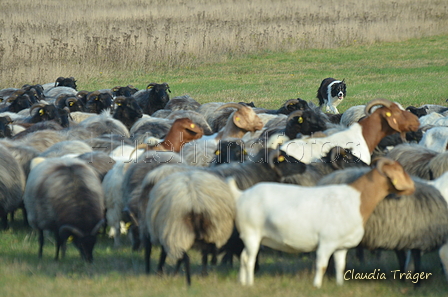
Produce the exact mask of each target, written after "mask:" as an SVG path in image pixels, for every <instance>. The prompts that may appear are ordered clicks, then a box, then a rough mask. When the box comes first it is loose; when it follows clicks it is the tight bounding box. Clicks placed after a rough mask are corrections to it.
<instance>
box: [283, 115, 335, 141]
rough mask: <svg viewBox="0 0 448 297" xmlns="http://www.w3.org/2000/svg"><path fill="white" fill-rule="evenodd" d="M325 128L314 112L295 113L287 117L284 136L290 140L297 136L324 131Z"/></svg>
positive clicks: (322, 121) (324, 124) (323, 122)
mask: <svg viewBox="0 0 448 297" xmlns="http://www.w3.org/2000/svg"><path fill="white" fill-rule="evenodd" d="M326 128H327V126H326V123H325V121H324V120H323V119H322V118H321V117H320V116H319V115H318V114H317V113H315V112H314V111H312V110H310V109H309V110H304V111H296V112H294V113H292V114H290V115H289V117H288V119H287V122H286V128H285V135H286V136H288V137H289V138H290V139H295V138H297V134H298V133H300V134H303V135H311V134H312V133H314V132H318V131H324V130H325V129H326Z"/></svg>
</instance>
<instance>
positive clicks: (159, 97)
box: [139, 83, 171, 115]
mask: <svg viewBox="0 0 448 297" xmlns="http://www.w3.org/2000/svg"><path fill="white" fill-rule="evenodd" d="M146 89H147V90H148V100H147V102H146V103H143V105H142V102H139V104H140V106H141V107H142V109H143V112H144V113H146V114H148V115H152V114H153V113H154V112H156V111H158V110H160V109H163V108H165V106H166V104H167V103H168V101H169V100H170V96H169V95H168V92H171V91H170V87H169V86H168V84H167V83H162V84H156V83H150V84H149V85H148V86H147V87H146Z"/></svg>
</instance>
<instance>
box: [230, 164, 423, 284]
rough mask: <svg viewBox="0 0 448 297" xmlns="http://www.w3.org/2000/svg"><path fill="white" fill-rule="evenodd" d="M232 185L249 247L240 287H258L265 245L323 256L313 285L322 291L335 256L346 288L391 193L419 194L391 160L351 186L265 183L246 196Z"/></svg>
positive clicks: (242, 234) (339, 281) (244, 255)
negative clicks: (374, 217)
mask: <svg viewBox="0 0 448 297" xmlns="http://www.w3.org/2000/svg"><path fill="white" fill-rule="evenodd" d="M229 184H230V188H231V190H232V192H233V193H234V196H235V198H236V220H235V224H236V226H237V229H238V230H239V232H240V237H241V239H242V240H243V242H244V245H245V248H244V250H243V253H242V254H241V261H240V263H241V266H240V275H239V277H240V282H241V283H242V284H243V285H252V284H253V282H254V265H255V259H256V256H257V253H258V250H259V247H260V244H263V245H265V246H268V247H271V248H273V249H277V250H281V251H284V252H290V253H294V252H295V253H297V252H311V251H317V259H316V275H315V278H314V283H313V284H314V286H316V287H318V288H319V287H321V285H322V279H323V275H324V273H325V270H326V268H327V265H328V260H329V258H330V256H331V255H333V256H334V259H335V264H336V265H335V266H336V282H337V284H338V285H342V283H343V270H344V268H345V258H346V254H347V250H348V249H349V248H352V247H355V246H357V245H358V244H359V242H360V241H361V239H362V237H363V234H364V225H365V223H366V221H367V219H368V218H369V216H370V214H371V213H372V212H373V210H374V208H375V206H376V205H377V204H378V203H379V202H380V201H381V200H382V199H384V197H385V196H386V195H388V194H389V193H398V194H410V193H412V192H413V191H414V183H413V181H412V179H411V178H410V177H409V175H408V174H407V173H406V172H405V171H404V170H403V168H402V167H401V165H400V164H399V163H398V162H395V161H392V160H390V159H386V158H382V159H380V160H379V161H378V162H377V163H376V167H375V168H373V169H372V170H370V171H369V172H368V173H367V174H365V175H363V176H362V177H360V178H359V179H357V180H356V181H355V182H353V183H351V184H348V185H330V186H323V187H301V186H296V185H288V184H277V183H260V184H257V185H255V186H254V187H252V188H249V189H248V190H246V191H244V192H240V191H239V189H238V188H237V187H236V184H235V182H234V181H233V182H232V181H230V182H229ZM279 193H281V195H279Z"/></svg>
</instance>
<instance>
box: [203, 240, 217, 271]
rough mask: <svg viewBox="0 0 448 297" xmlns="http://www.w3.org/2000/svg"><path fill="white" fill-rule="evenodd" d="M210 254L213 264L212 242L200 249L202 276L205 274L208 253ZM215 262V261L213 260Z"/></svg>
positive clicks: (213, 246) (214, 253) (213, 251)
mask: <svg viewBox="0 0 448 297" xmlns="http://www.w3.org/2000/svg"><path fill="white" fill-rule="evenodd" d="M209 254H212V264H213V257H214V258H215V260H216V245H215V244H213V243H210V244H207V245H206V246H205V247H204V248H203V249H202V273H201V274H202V276H206V275H207V262H208V255H209ZM215 264H216V261H215Z"/></svg>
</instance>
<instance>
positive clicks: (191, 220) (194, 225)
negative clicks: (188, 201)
mask: <svg viewBox="0 0 448 297" xmlns="http://www.w3.org/2000/svg"><path fill="white" fill-rule="evenodd" d="M184 220H185V223H186V225H187V226H188V228H189V229H190V230H191V231H192V232H194V236H195V240H198V241H202V240H206V239H207V231H208V229H209V226H210V225H211V221H210V219H208V218H207V216H205V215H204V214H201V213H199V214H195V213H194V212H190V213H188V214H187V215H186V216H185V218H184Z"/></svg>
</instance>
